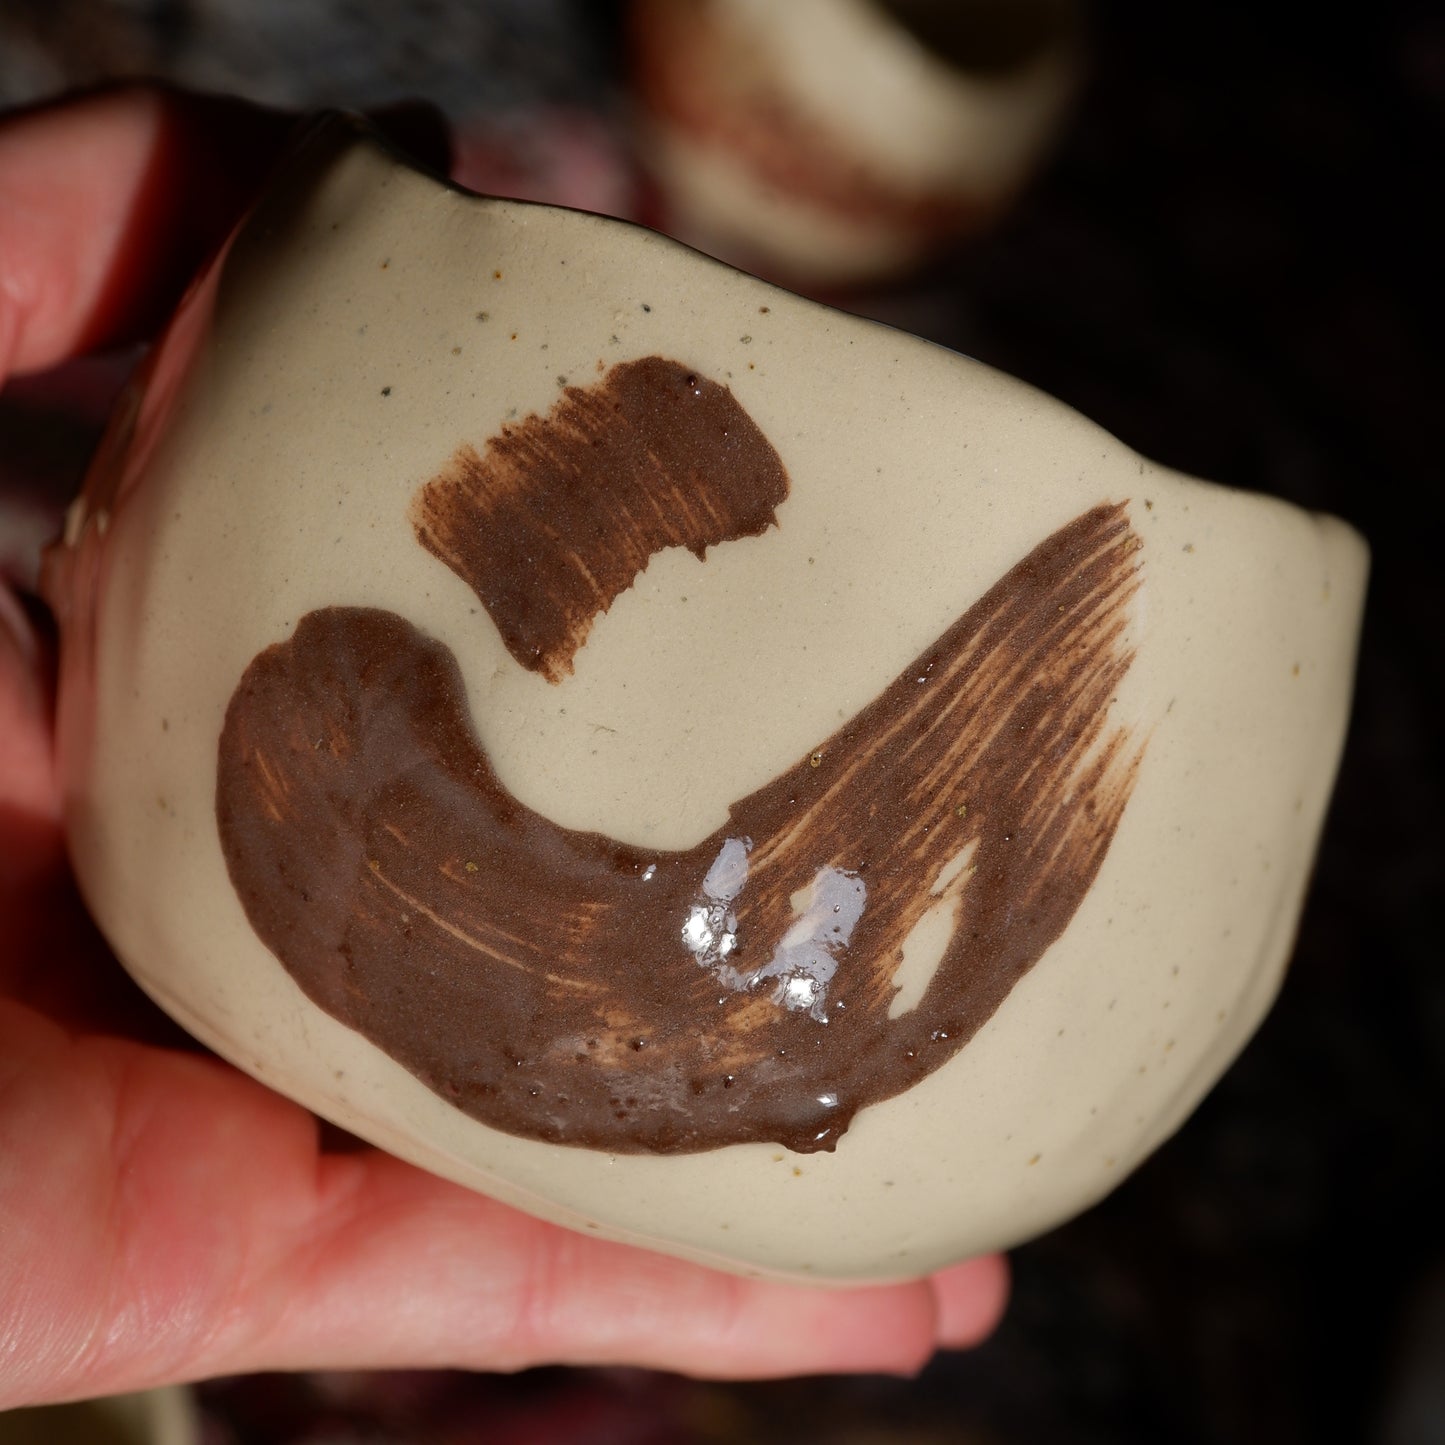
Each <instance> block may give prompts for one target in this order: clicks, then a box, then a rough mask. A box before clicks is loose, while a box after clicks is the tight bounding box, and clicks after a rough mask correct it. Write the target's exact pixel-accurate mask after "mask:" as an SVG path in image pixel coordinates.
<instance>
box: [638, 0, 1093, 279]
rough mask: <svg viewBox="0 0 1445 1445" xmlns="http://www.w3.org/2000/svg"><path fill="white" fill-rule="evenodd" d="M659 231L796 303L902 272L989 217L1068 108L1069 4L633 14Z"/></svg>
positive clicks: (692, 9)
mask: <svg viewBox="0 0 1445 1445" xmlns="http://www.w3.org/2000/svg"><path fill="white" fill-rule="evenodd" d="M629 18H630V24H629V39H630V53H631V70H632V77H633V90H634V97H635V102H636V108H637V113H638V137H639V140H638V144H639V152H640V156H641V159H642V163H643V166H644V169H645V171H646V172H647V173H648V175H649V176H650V178H651V180H652V183H653V185H654V188H655V208H656V215H655V216H649V217H648V219H649V220H652V221H654V222H655V224H657V225H658V226H659V227H660V228H661V229H663V230H665V231H667V232H668V233H669V234H670V235H675V236H678V237H679V238H681V239H682V240H684V241H687V242H688V243H689V244H691V245H695V246H697V247H699V248H700V249H701V250H704V251H706V252H708V253H709V254H711V255H716V256H720V257H722V258H723V259H724V260H727V261H729V262H732V263H733V264H736V265H741V266H744V267H746V268H748V269H751V270H755V271H758V272H760V273H761V274H764V275H768V276H773V277H776V278H778V279H781V280H784V281H786V282H788V283H790V284H794V285H797V286H801V287H803V288H805V289H835V288H839V287H847V286H853V285H858V284H867V283H870V282H876V281H879V280H881V279H885V278H891V277H894V276H897V275H898V274H900V273H902V272H906V271H907V270H908V269H910V268H911V267H913V266H915V265H916V264H918V263H919V262H920V261H922V260H923V259H925V258H927V257H928V256H930V255H932V254H934V253H936V252H937V251H938V250H940V249H941V248H942V247H944V246H946V245H947V244H948V243H949V242H951V241H954V240H956V239H958V238H959V237H960V236H963V235H966V234H968V233H969V232H971V231H973V230H976V229H977V228H979V227H980V226H983V225H985V224H987V223H988V222H989V221H990V220H991V219H993V218H994V217H995V216H997V215H998V214H999V213H1000V211H1001V210H1002V209H1003V208H1005V207H1006V206H1007V205H1008V204H1009V202H1010V201H1011V200H1012V199H1013V197H1014V196H1015V194H1016V193H1017V192H1018V190H1019V188H1020V187H1021V186H1022V185H1023V184H1024V183H1025V181H1026V180H1027V179H1028V178H1029V176H1030V174H1031V173H1032V171H1033V169H1034V167H1035V165H1036V164H1037V163H1038V161H1039V159H1040V157H1041V155H1042V154H1043V152H1044V150H1045V148H1046V146H1047V144H1048V141H1049V139H1050V137H1051V136H1052V134H1053V132H1054V130H1055V128H1056V126H1057V124H1058V122H1059V120H1060V118H1061V116H1062V115H1063V113H1064V111H1065V109H1066V107H1067V104H1068V101H1069V99H1070V97H1071V95H1072V93H1073V90H1074V86H1075V81H1076V78H1077V73H1078V70H1079V66H1080V50H1081V37H1080V28H1081V27H1080V21H1079V16H1078V13H1077V8H1076V5H1075V4H1074V3H1073V0H956V3H954V0H789V3H788V4H786V5H780V4H774V3H771V0H633V3H632V5H631V8H630V16H629Z"/></svg>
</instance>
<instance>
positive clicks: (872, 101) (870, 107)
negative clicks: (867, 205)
mask: <svg viewBox="0 0 1445 1445" xmlns="http://www.w3.org/2000/svg"><path fill="white" fill-rule="evenodd" d="M954 3H955V4H956V3H957V0H954ZM712 8H713V9H714V10H715V11H716V12H717V13H718V16H719V20H720V22H721V23H726V24H731V25H736V26H738V27H740V28H742V29H745V30H747V31H748V32H749V33H750V34H751V36H752V38H753V43H754V44H756V45H758V46H759V47H760V48H761V49H762V50H763V51H764V52H765V53H766V54H767V56H768V59H769V61H770V62H771V65H772V68H773V69H774V71H775V73H776V74H778V75H780V76H785V77H786V78H787V83H788V86H789V87H790V89H791V91H792V93H793V98H794V100H795V102H796V103H797V105H798V106H799V107H800V108H801V109H802V110H803V112H804V113H805V114H807V115H809V116H810V117H813V118H815V119H817V120H818V121H819V122H820V123H822V124H823V125H825V126H826V127H827V129H828V131H829V132H830V133H831V134H834V135H836V136H838V137H839V138H840V139H844V140H846V142H847V144H848V147H849V149H850V150H851V151H852V152H853V153H854V155H855V156H856V159H857V161H858V163H859V164H860V165H862V166H865V167H866V168H867V169H868V170H870V171H876V172H878V173H879V174H882V175H885V176H887V177H889V179H890V180H892V181H893V182H894V183H895V184H897V185H900V186H904V187H909V188H913V189H916V190H918V191H921V192H925V193H927V192H931V191H942V192H944V193H953V192H957V191H962V192H964V193H966V194H971V195H977V196H979V197H993V196H998V195H1000V194H1002V193H1006V192H1008V191H1011V190H1012V189H1013V188H1014V187H1015V186H1016V185H1017V184H1018V181H1019V178H1020V177H1021V175H1022V174H1023V172H1024V171H1025V170H1027V168H1028V167H1029V165H1030V164H1031V163H1032V162H1033V159H1034V157H1035V155H1036V154H1037V153H1038V151H1039V149H1040V147H1041V146H1042V145H1043V143H1044V141H1045V140H1046V139H1047V138H1048V136H1049V134H1050V133H1051V131H1052V129H1053V126H1054V123H1055V122H1056V121H1057V119H1058V116H1059V111H1060V109H1061V107H1062V106H1063V104H1064V102H1065V101H1066V100H1067V98H1068V96H1069V93H1070V91H1071V90H1072V88H1073V79H1074V73H1075V69H1076V58H1075V56H1074V55H1073V53H1072V44H1071V38H1070V37H1062V36H1061V37H1060V38H1059V42H1058V44H1057V46H1056V47H1055V48H1052V49H1048V50H1044V51H1043V52H1041V53H1040V54H1039V55H1038V56H1036V57H1035V58H1034V59H1033V60H1031V61H1029V62H1028V63H1026V64H1024V65H1022V66H1020V67H1019V68H1018V69H1017V70H1014V71H1009V72H1006V73H1004V74H999V75H971V74H967V73H965V72H964V71H961V70H958V69H955V68H954V67H953V66H951V65H949V64H947V63H946V62H945V61H944V60H942V59H940V58H939V57H938V56H936V55H934V54H932V53H931V52H930V51H929V50H927V49H926V48H925V47H924V46H923V45H921V44H920V43H919V42H918V41H917V40H915V39H914V37H913V36H911V35H910V34H909V33H908V32H907V31H906V30H904V29H903V27H902V26H901V25H899V24H898V23H897V22H896V21H895V20H894V19H893V18H892V17H891V16H889V15H887V14H886V13H885V12H884V11H883V10H881V9H880V8H879V7H878V6H877V5H874V4H871V3H869V0H789V3H788V4H787V5H778V4H776V3H773V0H721V3H718V0H713V6H712ZM945 8H946V6H945Z"/></svg>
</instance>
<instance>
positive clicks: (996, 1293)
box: [930, 1254, 1009, 1350]
mask: <svg viewBox="0 0 1445 1445" xmlns="http://www.w3.org/2000/svg"><path fill="white" fill-rule="evenodd" d="M930 1284H931V1286H932V1290H933V1298H934V1307H935V1310H936V1311H937V1332H938V1344H939V1347H940V1348H941V1349H948V1350H966V1349H971V1348H973V1346H975V1345H978V1344H982V1342H983V1341H984V1340H986V1339H987V1338H988V1337H989V1336H990V1335H991V1334H992V1333H993V1332H994V1330H995V1329H997V1328H998V1325H999V1322H1000V1321H1001V1320H1002V1319H1003V1316H1004V1311H1005V1309H1006V1308H1007V1306H1008V1298H1009V1267H1008V1260H1007V1258H1006V1257H1005V1256H1004V1255H1001V1254H986V1255H980V1256H979V1257H978V1258H977V1259H970V1260H965V1261H964V1263H962V1264H955V1265H951V1266H950V1267H949V1268H947V1269H944V1270H940V1271H939V1272H938V1273H937V1274H935V1275H934V1276H933V1277H932V1279H931V1281H930Z"/></svg>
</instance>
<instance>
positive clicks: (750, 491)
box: [412, 356, 788, 682]
mask: <svg viewBox="0 0 1445 1445" xmlns="http://www.w3.org/2000/svg"><path fill="white" fill-rule="evenodd" d="M787 495H788V474H787V472H786V471H785V470H784V468H783V464H782V462H781V461H780V460H779V459H778V454H777V452H776V451H774V450H773V447H772V444H771V443H770V442H769V441H768V439H767V438H766V437H765V436H764V435H763V434H762V432H761V431H759V430H758V427H757V424H756V423H755V422H754V421H753V419H752V418H751V417H750V416H749V415H748V414H747V412H745V411H744V410H743V408H742V407H741V406H739V405H738V403H737V401H736V400H735V399H734V397H733V394H732V392H731V391H729V390H728V389H727V387H725V386H721V385H719V384H718V383H717V382H715V381H710V380H708V378H706V377H704V376H701V375H699V374H698V373H697V372H696V371H691V370H689V369H688V368H687V367H685V366H684V365H682V363H681V362H677V361H671V360H668V359H666V358H665V357H661V356H647V357H643V358H641V359H640V360H637V361H627V362H623V363H621V364H620V365H618V366H614V367H613V368H612V369H611V370H610V371H609V372H608V373H607V374H606V375H605V376H604V377H603V378H602V379H601V381H599V382H597V383H596V384H595V385H593V386H588V387H581V386H569V387H567V388H566V390H565V391H564V392H563V393H562V396H561V398H560V399H559V400H558V401H557V403H556V405H555V406H553V408H552V409H551V411H550V412H549V413H548V414H547V415H546V416H529V417H527V418H526V419H525V420H524V421H521V422H519V423H517V424H516V425H515V426H505V427H503V428H502V429H501V431H500V432H499V433H498V434H497V435H496V436H494V437H493V438H492V439H491V440H490V441H489V442H488V443H487V444H486V448H485V450H484V451H483V452H482V453H480V454H478V452H477V451H476V449H475V448H474V447H471V446H463V447H462V448H461V449H460V450H459V451H458V452H457V453H456V455H455V456H454V457H453V458H452V461H451V464H450V465H449V466H448V467H447V469H446V470H445V471H444V472H443V473H442V474H441V475H440V476H438V477H437V478H436V479H435V480H434V481H431V482H429V483H428V484H427V485H426V486H425V487H423V488H422V489H421V491H420V492H419V493H418V495H417V498H416V500H415V502H414V504H413V506H412V525H413V526H414V527H415V529H416V535H417V539H418V540H419V541H420V542H421V544H422V546H424V547H425V548H426V549H427V550H428V551H429V552H431V553H432V554H433V555H434V556H436V557H438V558H440V559H441V561H443V562H445V563H446V564H447V566H448V567H450V568H451V569H452V570H453V571H454V572H455V573H456V574H457V575H458V576H459V577H461V578H462V580H463V581H464V582H466V583H467V585H468V586H469V587H471V589H472V590H473V591H474V592H475V593H476V594H477V596H478V598H480V599H481V602H482V604H483V606H485V607H486V609H487V611H488V613H489V614H490V615H491V618H492V621H493V622H494V623H495V624H496V626H497V630H498V631H499V632H500V633H501V635H502V640H503V641H504V642H505V643H506V645H507V650H508V651H509V652H510V653H511V654H512V656H513V657H514V658H515V659H516V660H517V661H518V662H519V663H521V664H522V666H523V667H526V668H530V669H531V670H532V671H534V672H540V673H541V674H542V675H543V676H544V677H546V678H548V679H549V680H550V681H552V682H560V681H561V680H562V678H564V677H566V676H568V675H569V674H570V673H571V671H572V658H573V656H574V655H575V654H576V652H577V649H578V648H580V647H581V646H582V644H583V643H584V642H585V641H586V640H587V634H588V632H589V631H590V629H591V627H592V624H593V622H594V621H595V620H596V619H597V617H598V616H599V615H600V614H601V613H603V612H605V611H606V610H607V609H608V608H609V607H610V606H611V605H612V603H613V601H614V600H615V599H616V597H617V596H618V594H619V593H621V592H625V591H626V590H627V588H629V587H630V586H632V584H633V582H634V581H635V580H636V578H637V575H638V573H639V572H641V571H642V569H643V568H644V567H646V566H647V562H648V559H649V558H650V557H651V556H652V555H653V554H654V553H655V552H658V551H661V550H662V549H663V548H664V547H686V548H687V549H688V550H689V551H690V552H692V553H693V554H694V555H695V556H696V557H697V558H698V559H699V560H702V557H703V554H704V552H705V551H706V550H707V548H709V547H714V546H717V545H718V544H719V543H720V542H727V541H732V540H735V539H737V538H740V537H756V536H760V535H761V534H762V533H763V532H765V531H766V530H767V528H768V527H769V526H771V525H772V524H773V523H774V522H775V521H776V516H775V512H776V509H777V507H778V506H779V505H780V504H781V503H782V502H783V501H784V500H785V499H786V498H787Z"/></svg>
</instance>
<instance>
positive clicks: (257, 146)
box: [0, 88, 1007, 1409]
mask: <svg viewBox="0 0 1445 1445" xmlns="http://www.w3.org/2000/svg"><path fill="white" fill-rule="evenodd" d="M288 129H289V121H288V119H287V118H286V117H283V116H279V115H275V114H271V113H267V112H262V111H258V110H255V109H254V108H252V107H249V106H244V105H241V104H239V103H236V102H228V101H217V100H211V99H201V98H197V97H192V96H183V95H177V94H173V93H167V92H159V91H156V90H153V89H141V88H127V89H123V90H112V91H108V92H103V93H97V94H94V95H90V96H86V97H82V98H79V99H75V100H71V101H68V102H65V103H62V104H58V105H54V106H48V107H45V108H43V109H39V110H34V111H30V112H26V113H24V114H19V115H14V116H11V117H9V118H0V377H4V376H18V375H23V374H26V373H30V372H39V371H44V370H48V369H50V368H53V367H56V366H58V365H60V364H61V363H63V362H65V361H67V360H70V359H73V358H75V357H79V356H82V355H85V354H89V353H93V352H96V351H101V350H105V349H108V348H114V347H116V346H119V345H122V344H125V343H128V342H131V341H134V340H137V339H142V338H144V337H145V336H146V335H148V334H149V333H150V331H151V330H152V328H153V327H154V326H155V325H156V324H157V323H158V322H159V320H161V319H163V318H164V316H165V315H166V314H167V313H168V312H169V310H170V308H171V307H172V305H173V304H174V302H175V300H176V298H177V297H178V295H179V293H180V290H181V289H182V288H183V286H184V285H185V282H186V280H187V278H188V277H189V275H190V274H191V272H192V270H193V269H194V267H195V265H196V264H197V263H198V262H199V261H200V260H202V259H203V258H204V257H205V255H206V254H207V253H208V252H209V250H210V249H211V248H213V247H214V246H215V245H216V244H218V242H219V241H220V239H221V238H222V237H223V236H224V235H225V233H226V231H227V230H228V229H229V227H230V225H231V224H232V223H233V222H234V220H235V219H236V217H237V215H238V214H239V212H240V210H241V208H242V207H243V206H244V205H245V202H246V198H247V196H248V195H249V194H250V193H251V191H252V190H253V189H254V187H255V185H256V184H257V183H258V182H259V180H260V178H261V177H262V176H263V175H264V173H265V169H266V166H267V164H268V163H269V160H270V158H271V157H272V156H273V155H274V153H275V151H276V148H277V147H278V146H279V145H280V144H281V143H282V141H283V139H284V137H285V135H286V133H287V131H288ZM557 199H565V197H558V198H557ZM52 651H53V649H52V645H51V641H50V635H49V630H48V627H47V625H46V623H45V620H44V618H43V617H39V616H37V615H36V613H35V609H34V608H33V607H23V606H21V605H20V604H19V603H18V602H17V600H16V598H15V597H14V595H13V594H12V593H10V592H8V591H5V590H3V588H0V1409H3V1408H6V1407H10V1406H16V1405H22V1404H28V1403H35V1402H42V1401H55V1400H63V1399H72V1398H83V1397H89V1396H94V1395H100V1394H107V1393H112V1392H117V1391H126V1390H135V1389H141V1388H144V1387H147V1386H151V1385H157V1384H161V1383H166V1382H171V1381H177V1380H188V1379H197V1378H204V1377H207V1376H212V1375H218V1374H230V1373H237V1372H245V1371H252V1370H261V1369H303V1368H365V1367H406V1366H460V1367H470V1368H480V1369H504V1370H510V1369H519V1368H523V1367H526V1366H529V1365H535V1364H542V1363H627V1364H633V1365H643V1366H654V1367H659V1368H665V1369H673V1370H679V1371H684V1372H687V1373H691V1374H700V1375H708V1376H714V1377H733V1378H746V1377H763V1376H776V1375H788V1374H804V1373H821V1372H840V1371H862V1370H868V1371H895V1372H905V1373H906V1372H912V1371H915V1370H917V1369H919V1368H920V1367H921V1366H922V1365H923V1364H924V1363H925V1362H926V1361H927V1360H928V1359H929V1357H930V1356H931V1355H932V1354H933V1353H934V1352H935V1351H936V1350H938V1349H940V1348H958V1347H964V1346H968V1345H972V1344H974V1343H977V1342H978V1341H979V1340H981V1339H982V1338H984V1337H985V1336H986V1335H987V1334H988V1333H989V1331H990V1330H991V1329H992V1328H993V1326H994V1324H995V1323H996V1322H997V1320H998V1318H999V1315H1000V1313H1001V1311H1002V1309H1003V1305H1004V1301H1005V1297H1006V1293H1007V1282H1006V1271H1005V1266H1004V1263H1003V1261H1002V1260H1001V1259H999V1258H998V1257H989V1258H984V1259H979V1260H974V1261H970V1262H968V1263H965V1264H962V1265H958V1266H956V1267H954V1268H952V1269H949V1270H946V1271H943V1272H942V1273H940V1274H937V1275H935V1276H933V1277H932V1278H929V1279H925V1280H919V1281H914V1282H911V1283H907V1284H899V1285H887V1286H876V1287H868V1288H860V1289H843V1290H834V1291H821V1290H814V1289H807V1288H801V1287H796V1286H790V1285H786V1284H782V1283H777V1282H773V1281H768V1280H758V1279H743V1278H739V1277H735V1276H731V1275H724V1274H720V1273H716V1272H713V1271H710V1270H707V1269H703V1268H700V1267H698V1266H696V1265H692V1264H686V1263H683V1262H681V1261H678V1260H675V1259H671V1258H666V1257H663V1256H660V1255H654V1254H650V1253H647V1252H644V1251H640V1250H636V1249H631V1248H627V1247H625V1246H621V1245H617V1244H611V1243H606V1242H602V1241H599V1240H596V1239H592V1238H587V1237H583V1236H580V1235H577V1234H574V1233H570V1232H568V1231H565V1230H561V1229H558V1228H556V1227H554V1226H551V1225H547V1224H543V1223H541V1222H539V1221H538V1220H535V1219H533V1218H531V1217H530V1216H527V1215H524V1214H521V1213H518V1212H517V1211H515V1210H512V1209H509V1208H506V1207H504V1206H502V1205H500V1204H497V1203H495V1202H494V1201H492V1200H489V1199H486V1198H484V1197H482V1196H480V1195H477V1194H473V1193H470V1192H468V1191H466V1190H463V1189H461V1188H459V1187H457V1186H455V1185H452V1184H450V1183H447V1182H445V1181H442V1180H440V1179H436V1178H433V1177H432V1176H430V1175H428V1174H424V1173H422V1172H420V1171H418V1170H416V1169H414V1168H412V1167H411V1166H409V1165H407V1164H403V1163H401V1162H400V1161H398V1160H396V1159H393V1158H391V1157H390V1156H388V1155H385V1154H382V1153H379V1152H377V1151H375V1150H370V1149H359V1148H338V1147H336V1146H335V1144H334V1143H329V1142H328V1136H327V1135H326V1133H325V1131H324V1130H323V1129H322V1127H321V1125H320V1124H319V1123H318V1121H317V1120H316V1119H315V1118H314V1117H313V1116H312V1115H311V1114H309V1113H308V1112H307V1111H306V1110H304V1109H302V1108H300V1107H299V1106H297V1105H295V1104H293V1103H291V1102H289V1101H288V1100H285V1099H283V1098H281V1097H279V1096H277V1095H275V1094H273V1093H271V1092H270V1091H269V1090H267V1089H265V1088H264V1087H263V1086H261V1085H260V1084H258V1083H256V1082H254V1081H253V1080H251V1079H250V1078H248V1077H246V1076H244V1075H242V1074H240V1073H238V1072H237V1071H236V1070H234V1069H232V1068H231V1067H229V1066H228V1065H226V1064H223V1063H221V1062H220V1061H218V1060H216V1059H214V1058H212V1057H210V1056H209V1055H206V1054H204V1053H202V1052H200V1051H199V1050H198V1049H197V1048H196V1047H195V1046H194V1045H191V1044H190V1043H189V1042H188V1041H187V1040H185V1039H184V1038H183V1037H182V1036H181V1035H180V1034H179V1033H178V1032H177V1031H176V1030H175V1029H174V1028H173V1027H172V1026H171V1025H169V1023H168V1022H167V1021H166V1020H164V1019H163V1018H161V1017H160V1015H159V1014H157V1013H156V1012H155V1010H153V1009H152V1008H151V1006H150V1005H149V1004H148V1003H147V1002H146V1001H145V1000H144V999H143V998H142V997H141V996H140V994H139V993H138V991H137V990H135V989H134V987H133V986H132V985H131V984H130V983H129V982H128V980H127V979H126V978H125V975H124V974H123V973H122V971H121V969H120V967H119V965H118V964H117V963H116V962H115V960H114V958H113V957H111V956H110V954H109V953H108V952H107V950H106V948H105V945H104V943H103V942H102V940H101V939H100V937H99V935H98V934H97V933H96V932H95V930H94V928H93V926H92V925H91V924H90V923H89V922H88V920H87V919H86V917H85V914H84V910H83V908H82V906H81V904H80V901H79V897H78V895H77V893H76V891H75V886H74V883H73V881H72V879H71V877H70V874H69V870H68V867H67V864H66V858H65V849H64V840H63V835H62V828H61V808H60V789H59V779H58V777H57V771H56V764H55V756H54V751H53V739H52V727H51V723H52V696H51V687H52V672H53V666H52V664H53V657H52Z"/></svg>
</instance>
